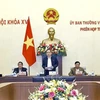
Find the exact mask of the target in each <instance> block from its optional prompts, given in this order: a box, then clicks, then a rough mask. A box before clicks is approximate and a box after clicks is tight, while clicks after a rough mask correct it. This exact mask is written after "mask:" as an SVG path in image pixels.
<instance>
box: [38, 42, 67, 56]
mask: <svg viewBox="0 0 100 100" xmlns="http://www.w3.org/2000/svg"><path fill="white" fill-rule="evenodd" d="M47 49H50V50H51V51H52V53H53V54H57V55H60V56H66V55H67V54H66V49H65V47H64V45H63V44H62V43H58V44H50V45H46V44H45V43H43V44H42V43H41V44H40V45H39V46H38V48H37V55H42V54H45V53H46V50H47Z"/></svg>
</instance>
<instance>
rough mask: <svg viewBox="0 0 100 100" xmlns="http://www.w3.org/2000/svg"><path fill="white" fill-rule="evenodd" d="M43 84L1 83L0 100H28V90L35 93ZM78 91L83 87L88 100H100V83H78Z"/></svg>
mask: <svg viewBox="0 0 100 100" xmlns="http://www.w3.org/2000/svg"><path fill="white" fill-rule="evenodd" d="M40 84H41V82H34V83H33V82H27V83H26V82H22V83H19V82H17V83H1V84H0V100H28V96H29V93H28V90H30V91H31V92H33V91H35V89H34V87H38V86H39V85H40ZM77 84H78V85H77V87H75V88H77V89H80V88H81V87H83V89H82V90H81V92H82V93H83V94H85V95H89V97H88V98H87V99H86V100H100V82H89V81H88V82H87V81H84V82H81V81H80V82H77Z"/></svg>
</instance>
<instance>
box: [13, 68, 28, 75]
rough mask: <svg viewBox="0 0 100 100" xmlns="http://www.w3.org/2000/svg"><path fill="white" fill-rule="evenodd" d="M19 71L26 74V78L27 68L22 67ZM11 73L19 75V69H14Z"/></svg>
mask: <svg viewBox="0 0 100 100" xmlns="http://www.w3.org/2000/svg"><path fill="white" fill-rule="evenodd" d="M21 71H22V72H26V76H27V68H25V67H22V68H21ZM13 73H16V74H17V73H19V68H14V71H13Z"/></svg>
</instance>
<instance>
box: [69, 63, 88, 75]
mask: <svg viewBox="0 0 100 100" xmlns="http://www.w3.org/2000/svg"><path fill="white" fill-rule="evenodd" d="M79 75H81V76H83V75H88V73H87V72H86V71H85V70H84V69H83V68H82V67H80V62H79V61H76V62H75V67H73V68H72V69H71V70H70V72H69V76H79Z"/></svg>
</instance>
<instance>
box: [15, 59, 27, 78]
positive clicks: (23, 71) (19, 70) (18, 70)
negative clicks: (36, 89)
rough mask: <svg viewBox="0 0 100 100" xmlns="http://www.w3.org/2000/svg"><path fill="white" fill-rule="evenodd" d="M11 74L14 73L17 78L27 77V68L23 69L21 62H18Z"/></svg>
mask: <svg viewBox="0 0 100 100" xmlns="http://www.w3.org/2000/svg"><path fill="white" fill-rule="evenodd" d="M13 73H16V74H17V76H19V75H25V76H27V68H25V67H23V62H21V61H20V62H18V67H17V68H14V71H13Z"/></svg>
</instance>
